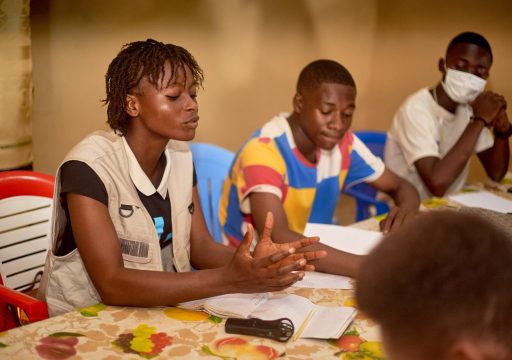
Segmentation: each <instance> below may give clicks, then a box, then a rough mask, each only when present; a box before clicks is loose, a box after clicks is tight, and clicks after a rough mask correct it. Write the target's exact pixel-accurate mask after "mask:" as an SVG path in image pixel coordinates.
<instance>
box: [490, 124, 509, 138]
mask: <svg viewBox="0 0 512 360" xmlns="http://www.w3.org/2000/svg"><path fill="white" fill-rule="evenodd" d="M493 132H494V136H496V137H497V138H500V139H508V138H509V137H511V136H512V124H511V123H508V130H507V131H499V130H496V128H495V129H494V130H493Z"/></svg>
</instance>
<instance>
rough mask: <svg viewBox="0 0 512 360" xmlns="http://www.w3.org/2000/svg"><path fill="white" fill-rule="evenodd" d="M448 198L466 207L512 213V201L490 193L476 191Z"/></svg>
mask: <svg viewBox="0 0 512 360" xmlns="http://www.w3.org/2000/svg"><path fill="white" fill-rule="evenodd" d="M448 198H449V199H450V200H452V201H455V202H457V203H459V204H461V205H464V206H471V207H479V208H483V209H489V210H494V211H498V212H501V213H505V214H506V213H512V201H511V200H507V199H504V198H502V197H500V196H498V195H494V194H493V193H491V192H489V191H475V192H468V193H462V194H457V195H450V196H448Z"/></svg>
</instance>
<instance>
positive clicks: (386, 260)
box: [356, 211, 512, 358]
mask: <svg viewBox="0 0 512 360" xmlns="http://www.w3.org/2000/svg"><path fill="white" fill-rule="evenodd" d="M511 264H512V240H511V239H510V238H507V235H506V234H505V233H504V232H502V231H501V230H500V229H498V228H496V227H494V226H493V225H491V224H490V223H489V222H487V221H485V220H484V219H483V218H481V217H479V216H476V215H469V214H460V213H457V212H455V211H433V212H431V213H428V214H425V215H420V216H419V217H418V218H417V219H414V220H412V221H411V222H410V223H408V224H405V226H403V227H402V228H400V229H398V230H397V231H396V232H395V233H392V234H391V235H390V236H388V237H387V238H385V239H384V240H383V241H382V242H381V243H380V244H379V245H378V246H377V247H376V248H375V249H374V250H373V251H372V252H371V253H370V254H369V255H368V256H367V257H366V258H365V260H364V261H363V264H362V265H361V269H360V273H359V274H358V278H357V282H356V285H357V286H356V300H357V303H358V306H359V308H360V309H361V310H362V311H363V312H365V313H366V314H367V315H368V316H370V317H371V318H373V319H374V320H375V321H377V322H378V323H379V324H380V325H381V326H382V328H383V330H384V331H386V330H387V331H388V332H389V333H390V334H391V336H392V338H391V340H390V342H391V343H393V344H395V341H396V343H399V344H402V346H407V347H408V348H410V349H414V348H415V349H418V350H419V351H422V352H423V353H425V354H427V353H428V354H430V356H431V357H429V358H441V356H442V354H443V353H445V351H447V350H448V349H449V346H450V345H453V344H454V343H455V341H456V340H458V339H471V340H478V339H482V340H491V341H494V342H496V343H498V344H501V345H503V347H504V348H505V349H507V351H508V352H509V353H510V354H511V355H512V341H511V339H512V287H511V286H512V285H511V284H512V265H511Z"/></svg>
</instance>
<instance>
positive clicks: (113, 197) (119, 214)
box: [39, 131, 193, 316]
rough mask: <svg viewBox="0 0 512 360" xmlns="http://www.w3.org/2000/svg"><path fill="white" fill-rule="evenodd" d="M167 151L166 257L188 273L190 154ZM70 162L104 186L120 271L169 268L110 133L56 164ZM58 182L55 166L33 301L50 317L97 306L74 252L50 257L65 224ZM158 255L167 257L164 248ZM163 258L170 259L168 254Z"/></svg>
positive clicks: (174, 145) (172, 144) (176, 144)
mask: <svg viewBox="0 0 512 360" xmlns="http://www.w3.org/2000/svg"><path fill="white" fill-rule="evenodd" d="M167 147H168V149H169V153H170V163H171V173H170V175H169V181H168V185H167V188H168V191H169V198H170V201H171V213H172V232H173V240H172V252H173V254H172V258H173V262H174V267H175V268H176V270H177V271H180V272H184V271H190V269H191V267H190V241H189V240H190V226H191V218H192V214H191V213H192V211H193V204H192V181H193V179H192V173H193V169H192V166H193V165H192V154H191V152H190V150H189V148H188V145H187V144H186V143H185V142H182V141H174V140H170V141H169V143H168V145H167ZM70 160H78V161H82V162H84V163H86V164H87V165H89V166H90V167H91V168H92V169H93V170H94V172H95V173H96V174H97V175H98V176H99V177H100V179H101V181H102V182H103V184H104V185H105V188H106V190H107V194H108V211H109V213H110V218H111V219H112V223H113V224H114V227H115V229H116V232H117V236H118V238H119V241H120V245H121V249H122V256H123V260H124V266H125V267H126V268H131V269H144V270H155V271H163V270H164V269H169V268H171V267H172V264H162V254H161V251H160V244H159V239H158V236H157V233H156V230H155V226H154V224H153V220H152V219H151V216H150V215H149V213H148V212H147V211H146V209H145V207H144V205H143V204H142V202H141V200H140V198H139V195H138V193H137V190H136V188H135V185H134V184H133V183H132V180H131V178H130V174H129V169H128V160H127V155H126V152H125V148H124V145H123V141H122V139H121V137H119V136H118V135H116V134H114V133H113V132H105V131H97V132H95V133H93V134H91V135H89V136H88V137H86V138H85V139H84V140H82V141H81V142H80V143H78V144H77V145H76V146H75V147H74V148H73V149H71V151H70V152H69V153H68V155H67V156H66V158H65V159H64V161H63V162H62V164H63V163H65V162H66V161H70ZM62 164H61V166H62ZM60 183H61V182H60V167H59V169H58V171H57V176H56V179H55V190H54V200H53V222H52V224H53V226H52V229H51V239H52V240H51V244H50V250H49V252H48V256H47V259H46V265H45V271H44V275H43V279H42V281H41V286H40V291H39V297H41V298H45V300H46V302H47V303H48V310H49V313H50V316H55V315H58V314H61V313H64V312H67V311H71V310H74V309H76V308H82V307H86V306H91V305H94V304H97V303H99V302H101V298H100V296H99V295H98V292H97V291H96V289H95V288H94V285H93V284H92V282H91V280H90V278H89V276H88V274H87V271H86V269H85V267H84V264H83V262H82V259H81V257H80V253H79V252H78V249H75V250H73V251H71V252H70V253H69V254H66V255H65V256H55V250H56V249H57V246H58V240H59V237H60V234H62V233H63V231H64V227H65V225H66V222H67V221H68V220H69V219H66V215H65V213H64V210H63V208H62V206H61V205H60V201H59V194H60ZM163 251H169V252H170V251H171V248H170V246H169V247H166V248H164V249H163ZM164 255H167V254H164ZM164 258H171V255H170V254H169V256H164Z"/></svg>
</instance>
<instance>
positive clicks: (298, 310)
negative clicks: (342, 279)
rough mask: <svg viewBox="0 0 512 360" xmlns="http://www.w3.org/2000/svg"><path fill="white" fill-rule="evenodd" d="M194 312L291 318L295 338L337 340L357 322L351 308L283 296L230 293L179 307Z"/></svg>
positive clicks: (353, 310) (242, 316)
mask: <svg viewBox="0 0 512 360" xmlns="http://www.w3.org/2000/svg"><path fill="white" fill-rule="evenodd" d="M179 306H180V307H182V308H185V309H192V310H204V311H206V312H208V313H210V314H213V315H216V316H219V317H238V318H249V317H252V318H258V319H262V320H275V319H279V318H283V317H286V318H289V319H290V320H291V321H292V323H293V326H294V327H295V334H294V339H296V338H299V337H303V338H317V339H331V338H332V339H337V338H339V337H340V336H341V335H342V334H343V332H344V331H345V329H346V328H347V327H348V326H349V324H350V323H351V322H352V320H353V319H354V317H355V315H356V312H357V310H356V309H355V308H352V307H344V306H336V307H326V306H320V305H316V304H313V303H312V302H311V301H310V300H308V299H307V298H305V297H302V296H298V295H293V294H284V295H272V294H271V293H263V294H228V295H221V296H214V297H211V298H206V299H201V300H195V301H189V302H186V303H181V304H179Z"/></svg>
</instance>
